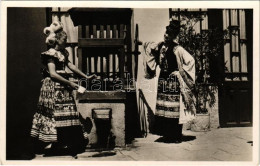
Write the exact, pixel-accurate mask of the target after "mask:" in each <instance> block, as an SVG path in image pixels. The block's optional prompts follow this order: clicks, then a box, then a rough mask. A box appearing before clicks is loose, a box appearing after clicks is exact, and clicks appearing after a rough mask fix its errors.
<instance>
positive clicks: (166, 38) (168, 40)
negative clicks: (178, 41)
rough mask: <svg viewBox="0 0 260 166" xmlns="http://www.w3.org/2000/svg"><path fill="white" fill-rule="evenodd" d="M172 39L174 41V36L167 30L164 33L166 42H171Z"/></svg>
mask: <svg viewBox="0 0 260 166" xmlns="http://www.w3.org/2000/svg"><path fill="white" fill-rule="evenodd" d="M172 41H173V36H172V35H170V34H168V33H166V32H165V33H164V42H165V43H171V42H172Z"/></svg>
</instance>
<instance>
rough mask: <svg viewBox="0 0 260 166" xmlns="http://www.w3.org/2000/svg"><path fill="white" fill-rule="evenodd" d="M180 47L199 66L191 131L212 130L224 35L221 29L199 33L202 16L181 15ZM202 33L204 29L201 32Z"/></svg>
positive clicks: (200, 14) (189, 13)
mask: <svg viewBox="0 0 260 166" xmlns="http://www.w3.org/2000/svg"><path fill="white" fill-rule="evenodd" d="M180 16H181V17H180V18H181V32H180V37H179V43H180V44H181V45H182V46H183V47H184V48H185V49H186V50H187V51H188V52H189V53H190V54H191V55H193V56H194V58H195V62H196V88H195V91H194V94H195V97H196V109H197V112H196V113H197V115H196V119H195V120H194V121H193V122H191V124H190V128H191V130H192V131H208V130H209V129H210V112H209V108H212V107H213V106H214V105H215V103H216V93H217V90H218V88H217V85H218V84H219V83H220V81H221V79H220V78H221V75H219V73H220V72H218V71H219V69H220V66H219V65H218V61H219V59H220V58H219V56H221V55H222V54H221V53H222V49H223V35H224V34H225V31H223V30H220V29H211V30H209V29H208V30H200V32H199V33H196V31H195V29H194V25H196V24H197V23H198V22H201V21H202V20H203V13H200V12H193V13H192V12H188V11H182V12H181V13H180ZM200 29H201V28H200Z"/></svg>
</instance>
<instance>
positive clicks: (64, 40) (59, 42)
mask: <svg viewBox="0 0 260 166" xmlns="http://www.w3.org/2000/svg"><path fill="white" fill-rule="evenodd" d="M66 43H67V37H66V36H62V37H61V38H60V39H59V40H57V45H58V46H59V47H60V48H61V49H64V48H65V47H66Z"/></svg>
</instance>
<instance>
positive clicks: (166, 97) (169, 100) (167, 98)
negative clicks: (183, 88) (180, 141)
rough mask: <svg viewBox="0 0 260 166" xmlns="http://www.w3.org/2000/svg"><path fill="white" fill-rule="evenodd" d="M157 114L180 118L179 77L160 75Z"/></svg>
mask: <svg viewBox="0 0 260 166" xmlns="http://www.w3.org/2000/svg"><path fill="white" fill-rule="evenodd" d="M155 115H157V116H161V117H166V118H179V116H180V88H179V82H178V79H177V77H172V78H168V77H160V79H159V81H158V94H157V101H156V111H155Z"/></svg>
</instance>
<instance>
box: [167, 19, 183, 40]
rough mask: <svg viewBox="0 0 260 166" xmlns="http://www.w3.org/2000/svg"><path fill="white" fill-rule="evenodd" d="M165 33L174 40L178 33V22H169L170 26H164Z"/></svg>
mask: <svg viewBox="0 0 260 166" xmlns="http://www.w3.org/2000/svg"><path fill="white" fill-rule="evenodd" d="M166 33H167V34H168V35H171V36H173V38H176V37H177V36H178V35H179V33H180V21H178V20H171V21H170V24H169V25H168V26H166Z"/></svg>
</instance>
